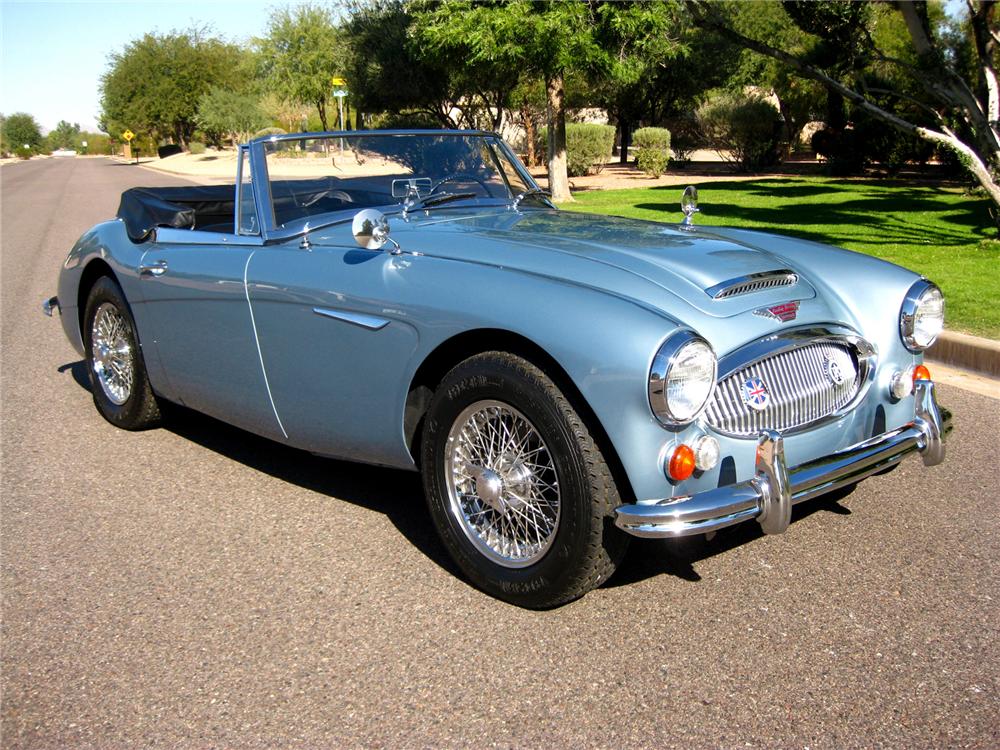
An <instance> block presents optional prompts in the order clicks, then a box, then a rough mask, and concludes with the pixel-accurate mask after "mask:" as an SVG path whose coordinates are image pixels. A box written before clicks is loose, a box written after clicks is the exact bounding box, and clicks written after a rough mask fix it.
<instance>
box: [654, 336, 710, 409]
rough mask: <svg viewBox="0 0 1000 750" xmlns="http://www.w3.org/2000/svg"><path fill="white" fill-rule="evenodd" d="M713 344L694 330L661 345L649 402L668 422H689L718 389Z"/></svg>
mask: <svg viewBox="0 0 1000 750" xmlns="http://www.w3.org/2000/svg"><path fill="white" fill-rule="evenodd" d="M715 376H716V361H715V352H713V351H712V347H710V346H709V345H708V343H707V342H706V341H705V340H704V339H703V338H700V337H699V336H696V335H695V334H693V333H691V332H690V331H681V332H680V333H676V334H674V335H673V336H671V337H670V338H668V339H667V340H666V341H665V342H663V346H661V347H660V349H659V351H658V352H657V353H656V356H655V357H653V366H652V367H651V368H650V370H649V405H650V407H651V408H652V409H653V414H655V415H656V418H657V419H659V420H660V421H661V422H664V423H665V424H673V425H679V424H686V423H688V422H690V421H692V420H693V419H694V418H695V417H697V416H698V414H699V413H701V410H702V409H704V408H705V404H707V403H708V399H709V398H710V397H711V395H712V389H714V388H715Z"/></svg>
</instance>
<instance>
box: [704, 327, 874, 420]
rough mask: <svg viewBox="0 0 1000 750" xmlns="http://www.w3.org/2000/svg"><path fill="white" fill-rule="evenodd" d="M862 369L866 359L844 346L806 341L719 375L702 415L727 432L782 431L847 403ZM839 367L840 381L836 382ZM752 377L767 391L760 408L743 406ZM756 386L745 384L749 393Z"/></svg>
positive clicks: (855, 390) (862, 377)
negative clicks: (720, 376) (719, 377)
mask: <svg viewBox="0 0 1000 750" xmlns="http://www.w3.org/2000/svg"><path fill="white" fill-rule="evenodd" d="M866 368H867V363H866V362H864V361H862V360H860V359H859V358H858V356H857V354H856V352H855V351H854V350H853V349H852V348H851V347H850V346H849V345H847V344H842V343H838V342H830V341H822V342H811V343H806V344H803V345H802V346H798V347H796V348H793V349H786V350H784V351H780V352H777V353H775V354H772V355H770V356H768V357H765V358H763V359H761V360H759V361H757V362H754V363H752V364H750V365H747V366H746V367H742V368H740V369H738V370H736V371H735V372H733V373H732V374H730V375H727V376H726V377H724V378H723V379H721V380H720V381H719V383H718V387H717V388H716V389H715V394H714V395H713V397H712V400H711V401H710V402H709V405H708V408H707V409H706V411H705V415H706V418H707V420H708V423H709V424H710V425H712V427H714V428H715V429H717V430H719V431H721V432H725V433H728V434H730V435H757V434H758V433H759V432H760V431H761V430H765V429H767V430H779V431H783V430H790V429H794V428H797V427H802V426H805V425H809V424H811V423H813V422H815V421H817V420H819V419H822V418H823V417H826V416H829V415H830V414H832V413H834V412H836V411H838V410H839V409H842V408H843V407H844V406H847V405H848V404H849V403H851V401H852V400H853V399H854V397H855V396H856V395H857V393H858V390H859V389H860V388H861V384H862V383H863V382H864V380H865V378H866V377H867V372H866ZM838 371H839V375H840V377H842V382H840V383H837V382H836V381H835V378H836V376H837V372H838ZM831 372H833V376H831V374H830V373H831ZM753 378H760V380H761V381H762V382H763V384H764V386H765V389H766V392H767V400H766V402H765V404H764V405H763V408H761V409H760V410H758V409H754V408H752V407H751V406H749V405H748V404H747V399H751V400H752V399H753V398H754V397H753V396H750V395H748V396H747V397H746V398H744V387H745V385H746V384H747V381H750V380H752V379H753ZM755 389H756V382H754V383H753V384H751V385H750V386H749V387H747V391H754V390H755ZM756 398H757V399H760V398H761V397H760V396H759V395H758V396H756Z"/></svg>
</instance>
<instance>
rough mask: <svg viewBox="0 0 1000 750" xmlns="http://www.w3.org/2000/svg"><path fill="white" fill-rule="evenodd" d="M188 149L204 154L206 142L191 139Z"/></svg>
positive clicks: (193, 152) (194, 152)
mask: <svg viewBox="0 0 1000 750" xmlns="http://www.w3.org/2000/svg"><path fill="white" fill-rule="evenodd" d="M188 150H189V151H190V152H191V153H192V154H203V153H205V144H204V143H202V142H201V141H191V143H189V144H188Z"/></svg>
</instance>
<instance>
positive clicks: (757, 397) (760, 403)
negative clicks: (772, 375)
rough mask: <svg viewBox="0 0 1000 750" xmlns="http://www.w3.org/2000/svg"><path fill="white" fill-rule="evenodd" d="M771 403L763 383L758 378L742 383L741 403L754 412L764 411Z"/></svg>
mask: <svg viewBox="0 0 1000 750" xmlns="http://www.w3.org/2000/svg"><path fill="white" fill-rule="evenodd" d="M770 401H771V394H770V393H768V392H767V386H766V385H764V381H763V380H762V379H761V378H758V377H752V378H747V379H746V380H745V381H744V383H743V403H745V404H746V405H747V406H749V407H750V408H751V409H754V410H756V411H764V409H766V408H767V405H768V403H770Z"/></svg>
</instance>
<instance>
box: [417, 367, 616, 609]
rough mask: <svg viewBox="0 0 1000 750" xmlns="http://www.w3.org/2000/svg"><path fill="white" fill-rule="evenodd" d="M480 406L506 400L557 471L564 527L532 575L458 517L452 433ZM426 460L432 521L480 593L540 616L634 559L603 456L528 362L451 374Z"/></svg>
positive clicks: (425, 444)
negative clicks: (481, 541) (450, 465)
mask: <svg viewBox="0 0 1000 750" xmlns="http://www.w3.org/2000/svg"><path fill="white" fill-rule="evenodd" d="M479 402H500V403H501V404H503V405H504V406H510V407H513V409H514V410H516V411H517V412H520V414H521V415H522V416H523V417H525V418H527V420H528V421H529V422H530V426H532V427H534V428H535V431H536V433H537V435H538V436H540V438H541V440H542V441H544V444H545V446H547V452H548V453H549V454H550V455H551V462H552V464H553V465H554V470H555V474H556V478H557V480H558V481H557V485H558V487H559V493H560V497H559V503H558V504H559V509H560V510H559V516H558V521H557V523H556V525H555V529H554V531H553V532H552V535H551V536H550V541H549V542H548V547H547V549H546V550H545V551H544V552H541V553H539V554H540V556H539V557H538V558H537V560H534V559H532V560H531V562H530V564H526V565H525V566H524V567H517V568H512V567H506V566H505V565H502V564H498V563H497V562H495V561H494V560H493V559H490V558H489V557H488V556H487V554H486V553H484V552H483V551H482V550H481V549H479V548H478V547H477V546H476V544H475V543H474V542H473V541H472V540H471V538H470V534H469V531H468V530H467V529H463V524H462V521H461V520H460V519H459V518H458V511H455V510H453V506H452V501H451V495H450V489H449V484H448V477H447V471H448V469H447V460H448V459H447V455H448V454H447V450H448V446H449V434H450V433H451V430H452V428H453V427H454V426H455V425H456V420H458V419H459V418H460V417H462V415H463V412H465V413H467V412H468V410H469V409H470V408H472V407H473V405H476V404H478V403H479ZM463 421H464V418H463ZM420 460H421V468H422V471H423V481H424V491H425V493H426V496H427V503H428V506H429V508H430V512H431V517H432V518H433V519H434V524H435V526H436V527H437V530H438V533H439V534H440V536H441V539H442V540H443V542H444V544H445V547H446V548H447V549H448V552H449V553H450V554H451V556H452V558H453V559H454V560H455V562H456V563H457V564H458V566H459V567H460V568H461V570H462V571H463V573H464V574H465V575H466V576H468V578H469V579H470V580H471V581H472V582H473V583H474V584H475V585H476V586H478V587H479V588H481V589H482V590H484V591H486V592H487V593H489V594H491V595H493V596H495V597H497V598H499V599H503V600H505V601H508V602H511V603H512V604H516V605H519V606H522V607H528V608H532V609H543V608H548V607H554V606H557V605H560V604H564V603H566V602H569V601H572V600H573V599H576V598H579V597H581V596H583V595H584V594H586V593H587V592H588V591H590V590H591V589H593V588H596V587H597V586H600V585H601V584H602V583H603V582H604V581H606V580H607V579H608V578H609V577H610V576H611V574H612V573H614V571H615V569H616V568H617V566H618V564H619V563H620V562H621V559H622V557H623V556H624V554H625V551H626V549H627V547H628V541H629V537H628V536H627V535H626V534H624V533H623V532H622V531H621V530H619V529H618V528H616V527H615V526H614V523H613V520H612V512H613V509H614V508H615V507H617V506H618V505H619V503H620V500H619V495H618V490H617V487H616V486H615V483H614V480H613V479H612V477H611V473H610V471H609V470H608V466H607V464H606V463H605V460H604V457H603V456H602V454H601V451H600V449H599V448H598V446H597V444H596V443H595V442H594V439H593V438H592V436H591V434H590V432H589V431H588V429H587V427H586V425H585V424H584V422H583V420H582V419H581V418H580V416H579V415H578V414H577V413H576V411H575V410H574V409H573V407H572V405H571V404H570V402H569V401H568V400H567V399H566V398H565V396H564V395H563V394H562V393H561V392H560V390H559V389H558V387H556V385H555V384H554V383H553V382H552V381H551V380H550V379H549V378H548V377H547V376H546V375H545V373H544V372H542V371H541V370H540V369H539V368H537V367H535V366H534V365H533V364H531V363H529V362H527V361H526V360H524V359H522V358H520V357H517V356H514V355H512V354H507V353H503V352H487V353H484V354H479V355H476V356H474V357H471V358H470V359H467V360H465V361H464V362H462V363H460V364H459V365H457V366H456V367H455V368H454V369H453V370H451V372H449V373H448V374H447V375H446V376H445V378H444V380H443V381H442V382H441V385H440V386H439V387H438V388H437V390H436V391H435V394H434V397H433V399H432V401H431V404H430V407H429V409H428V412H427V416H426V419H425V421H424V430H423V438H422V441H421V456H420ZM476 486H477V487H478V485H476ZM477 491H478V490H477ZM504 491H506V489H505V490H504ZM480 494H482V493H480ZM480 507H485V504H481V506H480ZM487 512H492V511H487Z"/></svg>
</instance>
